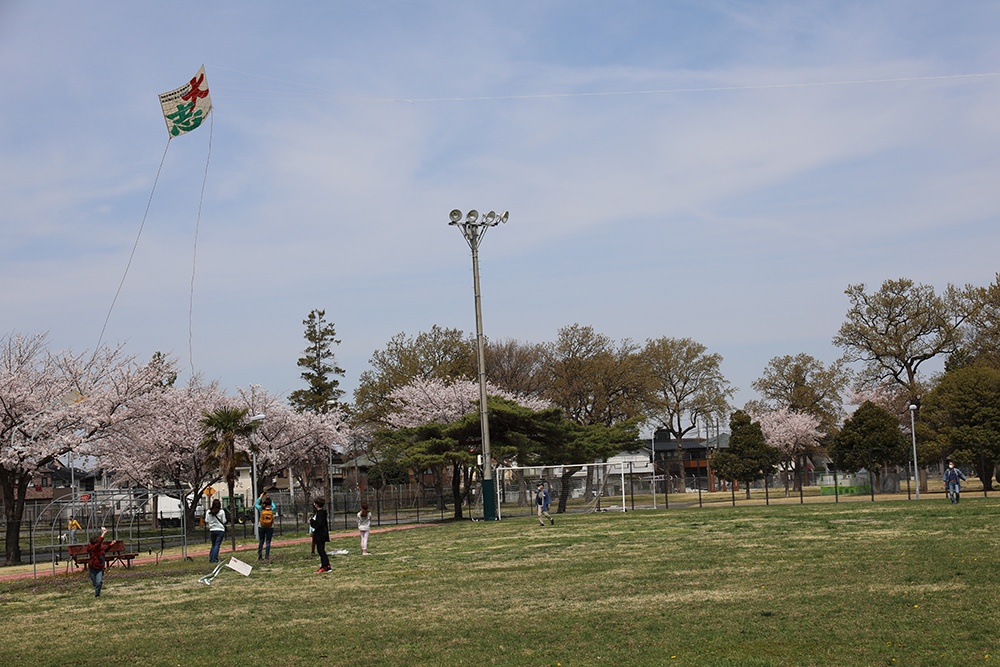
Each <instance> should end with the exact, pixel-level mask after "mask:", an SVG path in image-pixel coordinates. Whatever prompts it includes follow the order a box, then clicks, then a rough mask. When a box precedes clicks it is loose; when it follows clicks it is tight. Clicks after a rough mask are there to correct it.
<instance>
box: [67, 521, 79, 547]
mask: <svg viewBox="0 0 1000 667" xmlns="http://www.w3.org/2000/svg"><path fill="white" fill-rule="evenodd" d="M66 530H68V531H69V544H76V531H78V530H82V527H81V526H80V522H79V521H77V520H76V517H72V516H71V517H70V518H69V522H68V523H67V524H66Z"/></svg>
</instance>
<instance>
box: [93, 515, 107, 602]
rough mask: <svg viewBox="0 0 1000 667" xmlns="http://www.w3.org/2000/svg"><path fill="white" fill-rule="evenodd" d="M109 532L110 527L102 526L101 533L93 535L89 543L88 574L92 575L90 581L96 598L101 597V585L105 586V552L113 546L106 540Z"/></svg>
mask: <svg viewBox="0 0 1000 667" xmlns="http://www.w3.org/2000/svg"><path fill="white" fill-rule="evenodd" d="M107 534H108V529H107V528H101V534H100V535H94V536H93V537H91V538H90V542H89V543H88V544H87V556H88V558H87V574H88V575H90V583H92V584H94V597H95V598H99V597H101V587H102V586H104V562H105V561H104V552H105V551H107V550H108V547H110V546H111V543H106V542H105V541H104V536H105V535H107Z"/></svg>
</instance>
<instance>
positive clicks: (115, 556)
mask: <svg viewBox="0 0 1000 667" xmlns="http://www.w3.org/2000/svg"><path fill="white" fill-rule="evenodd" d="M66 550H67V551H69V562H67V563H66V569H67V570H68V569H69V563H70V562H72V563H73V567H79V566H80V565H86V564H87V561H88V560H90V554H88V553H87V545H86V544H70V545H68V546H67V547H66ZM138 555H139V554H138V553H132V552H127V551H125V542H124V540H112V541H111V542H110V543H109V544H108V548H107V550H106V551H105V552H104V567H111V566H112V565H114V564H115V563H118V564H120V565H122V566H123V567H126V568H129V567H132V561H133V559H135V557H136V556H138Z"/></svg>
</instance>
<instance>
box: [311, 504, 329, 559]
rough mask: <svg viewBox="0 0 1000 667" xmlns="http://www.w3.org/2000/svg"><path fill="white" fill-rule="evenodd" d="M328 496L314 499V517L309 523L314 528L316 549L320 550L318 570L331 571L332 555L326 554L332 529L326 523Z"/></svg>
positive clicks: (313, 534) (313, 541)
mask: <svg viewBox="0 0 1000 667" xmlns="http://www.w3.org/2000/svg"><path fill="white" fill-rule="evenodd" d="M325 506H326V498H317V499H316V500H314V501H313V509H314V510H315V512H313V515H312V518H311V519H310V520H309V525H310V527H311V528H312V529H313V533H312V536H313V539H312V543H313V546H314V547H316V551H318V552H319V561H320V566H319V569H318V570H316V571H317V572H329V571H330V570H332V569H333V568H331V567H330V557H329V556H327V555H326V543H327V542H329V541H330V530H329V528H327V525H326V507H325Z"/></svg>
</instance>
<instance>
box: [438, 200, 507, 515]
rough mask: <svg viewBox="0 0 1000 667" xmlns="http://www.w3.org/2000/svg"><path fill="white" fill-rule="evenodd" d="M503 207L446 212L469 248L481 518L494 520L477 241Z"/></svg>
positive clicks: (493, 224) (501, 218)
mask: <svg viewBox="0 0 1000 667" xmlns="http://www.w3.org/2000/svg"><path fill="white" fill-rule="evenodd" d="M507 215H508V214H507V211H504V212H503V213H502V214H501V215H497V214H496V213H495V212H494V211H490V212H489V213H487V214H485V215H483V216H482V217H480V216H479V212H478V211H476V210H474V209H473V210H471V211H469V212H468V213H467V214H466V215H465V219H464V220H463V219H462V217H463V216H462V212H461V211H460V210H458V209H455V210H454V211H452V212H451V214H450V215H449V216H448V217H449V218H450V222H449V223H448V224H449V225H454V226H455V227H458V229H459V231H461V232H462V236H464V237H465V240H466V241H467V242H468V244H469V248H470V249H471V250H472V283H473V287H474V289H475V294H476V347H477V351H478V357H479V422H480V429H481V430H482V438H483V518H484V519H486V520H487V521H491V520H495V519H496V517H497V511H496V493H495V491H494V485H493V459H492V458H491V456H490V422H489V411H488V409H487V405H486V352H485V347H486V346H485V342H484V338H483V308H482V300H481V298H480V295H479V244H480V243H482V241H483V237H484V236H486V231H487V230H488V229H489V228H490V227H496V226H497V225H498V224H500V223H501V222H507Z"/></svg>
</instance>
